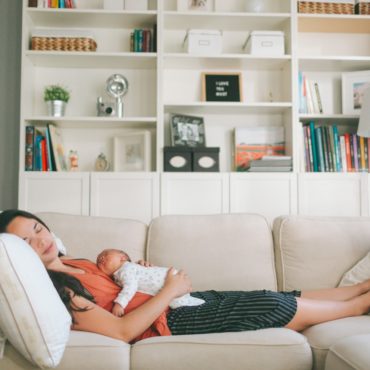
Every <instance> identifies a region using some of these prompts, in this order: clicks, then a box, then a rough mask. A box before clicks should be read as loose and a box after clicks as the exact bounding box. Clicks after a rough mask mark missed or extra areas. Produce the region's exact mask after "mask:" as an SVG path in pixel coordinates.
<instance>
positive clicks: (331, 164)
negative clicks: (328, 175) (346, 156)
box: [324, 126, 334, 172]
mask: <svg viewBox="0 0 370 370" xmlns="http://www.w3.org/2000/svg"><path fill="white" fill-rule="evenodd" d="M324 130H325V139H326V146H327V149H328V161H329V168H328V170H329V171H330V172H334V151H333V149H332V146H331V139H330V132H331V128H330V127H329V126H325V127H324Z"/></svg>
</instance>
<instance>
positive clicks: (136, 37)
mask: <svg viewBox="0 0 370 370" xmlns="http://www.w3.org/2000/svg"><path fill="white" fill-rule="evenodd" d="M138 51H139V30H138V29H135V30H134V52H135V53H137V52H138Z"/></svg>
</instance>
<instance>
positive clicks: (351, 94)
mask: <svg viewBox="0 0 370 370" xmlns="http://www.w3.org/2000/svg"><path fill="white" fill-rule="evenodd" d="M369 87H370V71H357V72H346V73H342V109H343V113H344V114H359V113H360V111H361V107H362V100H363V97H364V93H365V90H366V89H368V88H369Z"/></svg>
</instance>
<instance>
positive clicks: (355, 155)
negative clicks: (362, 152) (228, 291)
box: [352, 134, 359, 172]
mask: <svg viewBox="0 0 370 370" xmlns="http://www.w3.org/2000/svg"><path fill="white" fill-rule="evenodd" d="M352 145H353V165H354V170H355V172H358V170H359V167H358V151H357V135H355V134H352Z"/></svg>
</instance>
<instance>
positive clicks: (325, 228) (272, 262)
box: [0, 213, 370, 370]
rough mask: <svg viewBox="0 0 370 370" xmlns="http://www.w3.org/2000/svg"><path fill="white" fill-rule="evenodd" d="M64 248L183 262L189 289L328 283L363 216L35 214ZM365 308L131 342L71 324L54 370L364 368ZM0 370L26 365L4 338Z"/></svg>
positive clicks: (344, 260) (368, 231)
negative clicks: (288, 324)
mask: <svg viewBox="0 0 370 370" xmlns="http://www.w3.org/2000/svg"><path fill="white" fill-rule="evenodd" d="M40 217H41V218H42V219H43V220H44V221H45V222H46V223H47V224H48V225H49V226H50V228H51V229H52V230H53V231H54V232H55V233H56V234H57V235H58V236H59V237H60V238H61V239H62V240H63V242H64V244H65V245H66V246H67V248H68V253H69V254H70V255H73V256H76V257H85V258H90V259H93V260H94V259H95V257H96V255H97V253H98V252H99V251H100V250H101V249H102V248H107V247H115V248H123V249H125V250H126V251H127V252H128V253H129V254H130V255H131V257H132V258H133V259H134V260H136V259H139V258H146V259H148V260H150V261H151V262H153V263H154V264H156V265H161V266H176V267H178V268H184V269H185V270H186V271H187V272H188V273H189V274H190V276H191V278H192V281H193V288H194V290H206V289H217V290H240V289H244V290H253V289H272V290H277V289H281V290H283V289H284V290H292V289H317V288H326V287H334V286H336V285H337V284H338V283H339V281H340V279H341V277H342V276H343V274H344V273H345V272H346V271H347V270H349V269H350V268H351V267H352V266H353V265H354V264H355V263H356V262H357V261H359V260H360V259H361V258H362V257H364V256H365V255H366V253H368V251H369V250H370V218H319V217H302V216H300V217H280V218H278V219H277V220H275V222H274V226H273V229H272V228H271V227H270V226H269V225H268V223H267V222H266V220H265V219H264V218H263V217H261V216H259V215H248V214H234V215H209V216H162V217H159V218H157V219H154V220H153V221H152V223H151V224H150V225H149V226H147V225H145V224H142V223H140V222H137V221H132V220H122V219H109V218H98V217H84V216H71V215H62V214H53V213H43V214H40ZM369 343H370V316H362V317H353V318H347V319H342V320H336V321H332V322H328V323H325V324H321V325H316V326H314V327H311V328H310V329H308V330H306V331H305V332H303V333H296V332H294V331H291V330H288V329H284V328H282V329H265V330H259V331H250V332H239V333H223V334H211V335H188V336H171V337H157V338H150V339H146V340H143V341H140V342H138V343H136V344H135V345H133V346H130V345H128V344H126V343H123V342H120V341H117V340H114V339H111V338H107V337H104V336H101V335H97V334H93V333H83V332H76V331H72V332H71V336H70V340H69V342H68V345H67V347H66V350H65V353H64V356H63V359H62V361H61V363H60V365H59V366H58V369H63V370H67V369H68V370H128V369H130V370H156V369H158V370H190V369H191V370H206V369H212V370H225V369H228V370H261V369H266V370H278V369H279V370H309V369H317V370H319V369H320V370H321V369H325V370H344V369H364V370H365V369H370V356H369V353H370V351H369ZM0 369H1V370H20V369H22V370H29V369H35V367H33V366H32V365H31V364H30V363H28V362H27V361H26V360H24V359H23V358H22V357H21V356H20V355H19V354H18V353H17V352H16V351H15V349H14V348H13V347H12V346H11V345H10V344H7V345H6V348H5V354H4V358H3V359H2V360H0Z"/></svg>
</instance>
